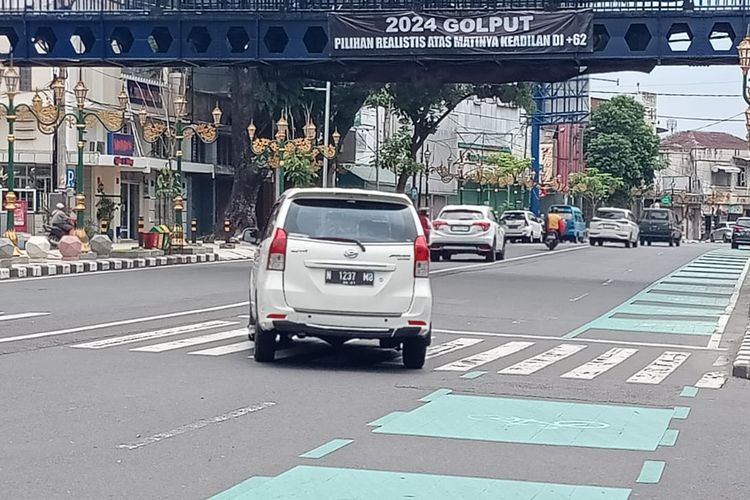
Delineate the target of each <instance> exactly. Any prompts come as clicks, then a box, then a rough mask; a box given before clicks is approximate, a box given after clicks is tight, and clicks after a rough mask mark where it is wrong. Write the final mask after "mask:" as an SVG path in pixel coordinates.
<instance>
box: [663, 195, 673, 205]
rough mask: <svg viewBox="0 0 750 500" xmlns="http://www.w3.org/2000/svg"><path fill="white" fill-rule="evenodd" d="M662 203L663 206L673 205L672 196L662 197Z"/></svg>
mask: <svg viewBox="0 0 750 500" xmlns="http://www.w3.org/2000/svg"><path fill="white" fill-rule="evenodd" d="M661 202H662V204H663V205H671V204H672V195H671V194H665V195H664V196H662V197H661Z"/></svg>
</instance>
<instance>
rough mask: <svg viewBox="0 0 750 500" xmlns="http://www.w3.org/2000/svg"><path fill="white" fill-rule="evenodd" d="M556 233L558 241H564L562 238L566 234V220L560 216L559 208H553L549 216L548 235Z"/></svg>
mask: <svg viewBox="0 0 750 500" xmlns="http://www.w3.org/2000/svg"><path fill="white" fill-rule="evenodd" d="M553 232H554V233H555V234H556V235H557V240H558V241H562V236H563V234H564V232H565V220H563V218H562V216H561V215H560V214H559V212H558V210H557V207H552V208H551V209H550V211H549V213H548V214H547V224H546V233H547V234H550V233H553Z"/></svg>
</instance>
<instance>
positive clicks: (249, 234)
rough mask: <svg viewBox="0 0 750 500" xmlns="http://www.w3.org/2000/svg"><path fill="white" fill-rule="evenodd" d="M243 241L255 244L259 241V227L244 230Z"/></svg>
mask: <svg viewBox="0 0 750 500" xmlns="http://www.w3.org/2000/svg"><path fill="white" fill-rule="evenodd" d="M242 241H244V242H245V243H250V244H252V245H255V244H256V243H258V229H257V228H255V227H250V228H247V229H245V230H244V231H243V232H242Z"/></svg>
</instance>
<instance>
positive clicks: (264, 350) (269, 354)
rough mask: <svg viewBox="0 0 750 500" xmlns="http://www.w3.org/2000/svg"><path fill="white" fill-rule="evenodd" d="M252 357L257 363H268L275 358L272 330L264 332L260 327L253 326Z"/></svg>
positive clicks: (274, 335) (274, 342)
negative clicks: (253, 345) (253, 348)
mask: <svg viewBox="0 0 750 500" xmlns="http://www.w3.org/2000/svg"><path fill="white" fill-rule="evenodd" d="M253 357H254V358H255V361H257V362H259V363H270V362H271V361H273V360H274V359H275V358H276V332H275V331H274V330H264V329H262V328H261V327H260V325H256V326H255V350H254V353H253Z"/></svg>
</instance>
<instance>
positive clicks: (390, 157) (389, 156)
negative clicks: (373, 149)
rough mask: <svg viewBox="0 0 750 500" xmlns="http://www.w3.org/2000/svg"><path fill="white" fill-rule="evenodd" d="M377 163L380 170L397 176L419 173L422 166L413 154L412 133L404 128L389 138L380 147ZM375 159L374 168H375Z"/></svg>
mask: <svg viewBox="0 0 750 500" xmlns="http://www.w3.org/2000/svg"><path fill="white" fill-rule="evenodd" d="M378 156H379V158H378V159H377V162H378V164H379V166H380V168H384V169H386V170H390V171H392V172H393V173H395V174H396V175H400V174H402V173H403V174H405V175H407V176H409V175H412V174H414V173H417V172H419V171H420V170H421V168H422V165H421V164H420V163H418V162H417V161H416V160H415V159H414V158H413V157H412V154H411V133H410V132H409V129H408V128H406V127H405V126H402V127H401V128H400V129H399V131H398V132H397V133H396V134H395V135H393V136H392V137H388V138H387V139H385V140H384V141H383V144H381V146H380V151H379V155H378ZM375 161H376V160H375V159H373V166H375Z"/></svg>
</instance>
